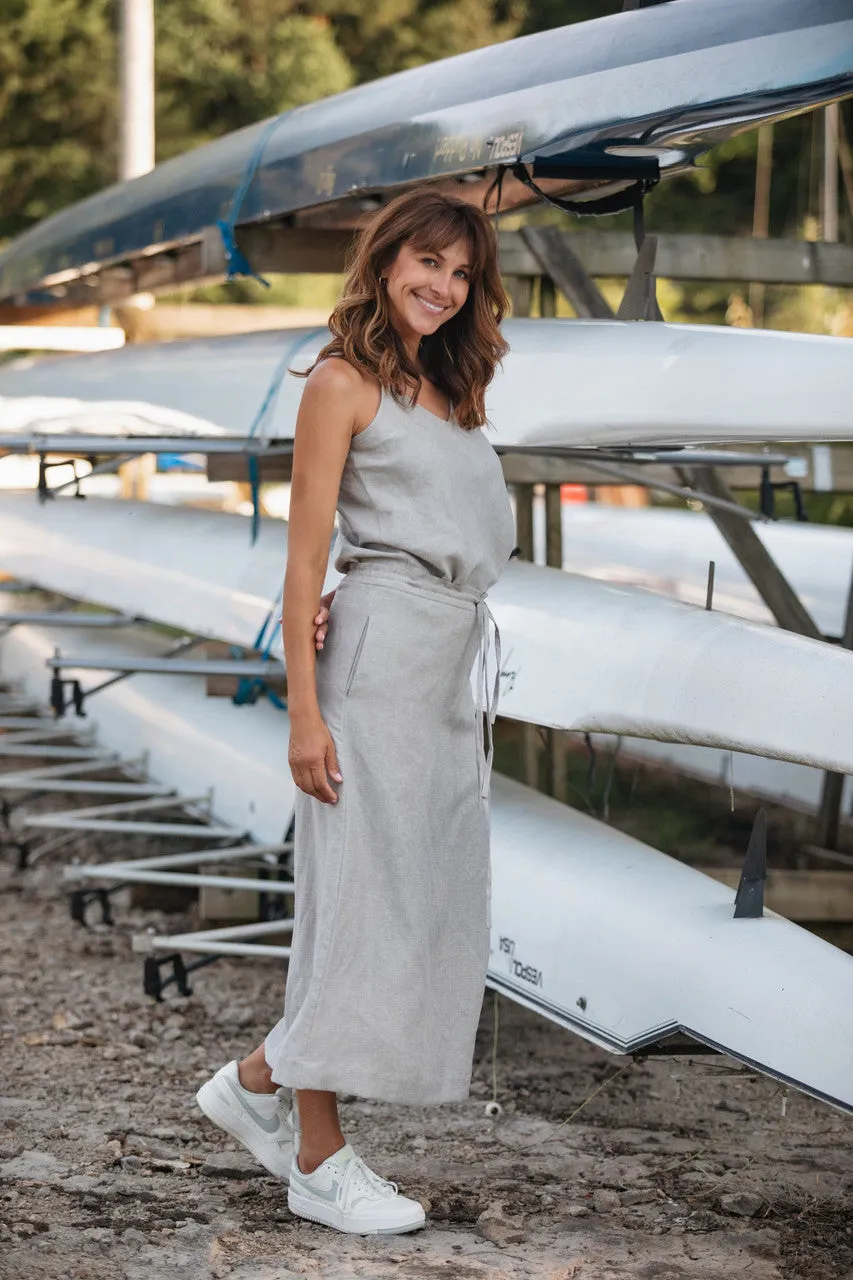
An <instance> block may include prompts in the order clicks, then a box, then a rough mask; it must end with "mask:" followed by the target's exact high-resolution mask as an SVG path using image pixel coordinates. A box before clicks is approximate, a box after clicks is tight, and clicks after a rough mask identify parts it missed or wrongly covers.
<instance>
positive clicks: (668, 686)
mask: <svg viewBox="0 0 853 1280" xmlns="http://www.w3.org/2000/svg"><path fill="white" fill-rule="evenodd" d="M286 544H287V526H286V525H285V524H284V523H283V522H281V521H269V522H265V523H264V524H263V526H262V531H261V535H260V537H259V540H258V543H257V544H256V546H254V547H251V546H250V544H249V537H248V525H247V522H246V521H245V520H244V519H243V518H241V517H239V516H228V515H223V514H222V513H218V512H203V511H184V510H177V509H172V508H165V507H157V506H154V505H152V504H144V503H117V502H107V501H103V502H99V501H97V500H95V499H88V500H87V501H86V502H85V504H80V503H77V502H74V501H72V500H67V501H57V502H53V503H49V504H47V505H45V506H41V507H39V506H38V505H37V504H36V503H35V501H34V500H33V499H32V498H31V497H29V496H28V495H8V496H7V498H6V500H5V502H4V506H3V513H2V516H0V568H2V569H4V570H6V571H7V572H11V573H14V574H16V575H17V576H18V577H19V578H20V579H22V580H25V581H32V582H36V583H38V584H39V585H40V586H43V587H47V588H50V589H51V590H55V591H61V592H64V593H65V594H67V595H70V596H72V597H75V598H79V599H83V600H89V601H92V602H95V603H98V604H100V605H105V606H109V607H111V608H113V609H117V610H120V611H122V612H124V613H129V614H131V615H132V614H140V615H142V616H144V617H147V618H150V619H152V620H156V621H158V622H164V623H168V624H169V625H172V626H183V627H188V628H189V629H190V630H191V631H192V632H193V633H195V634H197V635H202V636H215V637H217V638H219V639H222V640H226V641H229V642H231V643H236V644H240V645H244V646H247V647H251V646H253V645H254V643H255V641H256V639H257V635H258V632H259V630H260V628H261V626H262V624H263V622H264V620H265V619H266V618H267V617H268V616H269V614H270V611H271V610H272V611H273V613H276V614H277V613H278V611H279V610H278V608H277V607H275V606H274V605H273V601H274V600H275V598H276V594H277V592H278V591H279V589H280V583H281V581H282V577H283V572H284V564H285V559H286V554H287V545H286ZM339 578H340V575H339V574H337V573H336V571H335V570H334V569H333V568H332V567H330V568H329V571H328V574H327V579H326V583H327V586H329V587H331V586H333V585H334V584H335V582H337V581H338V580H339ZM489 603H490V605H491V607H492V610H493V612H494V614H495V617H496V619H497V621H498V625H499V626H500V629H501V635H502V644H503V661H502V678H501V702H500V711H501V714H502V715H506V716H509V717H511V718H514V719H518V720H524V721H530V722H533V723H535V724H541V725H547V726H551V727H554V728H560V729H573V730H579V731H584V732H601V733H619V734H630V735H633V736H636V737H643V738H653V739H659V740H664V741H673V742H684V743H695V744H699V745H704V746H714V747H723V748H730V749H733V750H738V751H748V752H751V753H754V754H756V755H761V756H769V757H772V758H775V759H784V760H793V761H795V762H797V763H800V764H806V765H810V766H812V767H816V768H823V769H834V770H836V771H838V772H842V773H853V723H851V719H850V716H849V715H848V714H847V710H846V709H847V708H848V707H849V706H850V705H853V654H850V653H847V652H845V651H843V650H841V649H838V648H836V647H834V646H829V645H824V644H822V643H820V642H818V641H813V640H808V639H804V638H803V637H801V636H795V635H791V634H789V633H787V632H781V631H778V630H777V629H775V628H771V627H765V626H762V625H760V624H754V623H749V622H746V621H742V620H740V619H737V618H733V617H731V616H728V615H724V614H717V613H714V612H710V613H709V612H707V611H706V610H704V609H697V608H692V607H690V606H687V605H684V604H680V603H679V602H677V601H673V600H666V599H662V598H660V597H659V596H656V595H654V594H652V593H651V592H647V591H642V590H639V589H636V588H631V587H617V586H615V585H612V584H605V583H600V582H595V581H592V580H590V579H586V578H582V577H580V576H577V575H573V574H567V573H563V572H562V571H560V570H558V569H545V568H541V567H538V566H534V565H530V564H525V563H520V562H517V561H516V562H513V563H511V564H510V565H509V566H508V568H507V569H506V570H505V572H504V574H503V575H502V577H501V578H500V580H499V582H498V583H497V584H496V585H495V586H494V587H493V589H492V591H491V592H490V593H489ZM272 652H273V653H274V654H275V655H277V656H280V655H281V652H282V651H281V637H280V634H279V635H277V636H276V637H275V640H274V643H273V646H272Z"/></svg>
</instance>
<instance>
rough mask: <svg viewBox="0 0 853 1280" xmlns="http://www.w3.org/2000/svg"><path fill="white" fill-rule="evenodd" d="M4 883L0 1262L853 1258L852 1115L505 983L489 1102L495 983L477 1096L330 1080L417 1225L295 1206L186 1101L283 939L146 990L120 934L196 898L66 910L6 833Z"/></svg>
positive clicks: (186, 1266)
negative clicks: (539, 1002) (346, 1221)
mask: <svg viewBox="0 0 853 1280" xmlns="http://www.w3.org/2000/svg"><path fill="white" fill-rule="evenodd" d="M139 851H141V850H134V852H139ZM0 884H2V886H3V894H2V897H0V1009H2V1013H0V1037H1V1039H0V1052H1V1053H2V1064H3V1097H2V1101H0V1277H2V1280H36V1277H38V1280H166V1277H169V1278H170V1280H171V1278H172V1277H179V1278H181V1280H220V1278H224V1277H233V1278H234V1280H290V1278H291V1277H293V1278H294V1280H295V1278H296V1277H299V1278H300V1280H301V1278H302V1277H312V1278H313V1277H329V1278H330V1280H332V1278H333V1280H348V1278H349V1277H368V1278H369V1280H374V1278H375V1280H380V1277H385V1276H394V1277H399V1280H409V1278H411V1280H415V1278H417V1280H421V1278H423V1280H427V1278H432V1277H437V1276H450V1277H458V1278H459V1280H463V1278H465V1280H469V1278H470V1280H475V1278H480V1277H483V1278H485V1277H489V1278H490V1280H503V1278H507V1280H509V1278H510V1277H511V1278H512V1280H515V1278H516V1277H536V1278H537V1280H570V1278H571V1280H573V1278H575V1277H578V1278H580V1280H612V1278H615V1277H637V1278H638V1280H652V1278H654V1280H681V1277H685V1278H686V1277H688V1276H690V1277H697V1276H698V1277H701V1280H732V1277H741V1276H747V1275H748V1276H749V1277H750V1280H775V1278H776V1277H804V1278H805V1277H808V1278H809V1280H836V1278H841V1277H844V1278H845V1280H850V1278H851V1277H853V1226H851V1217H850V1214H849V1199H848V1190H849V1185H850V1182H851V1178H850V1175H851V1170H853V1160H851V1153H850V1138H851V1135H853V1125H851V1122H850V1119H849V1118H847V1117H845V1116H843V1115H841V1114H839V1113H838V1112H836V1111H833V1110H832V1109H830V1108H828V1107H826V1106H822V1105H820V1104H818V1103H815V1102H812V1101H810V1100H809V1099H807V1098H804V1097H802V1096H800V1095H799V1094H790V1095H788V1096H787V1098H786V1096H785V1091H784V1090H782V1089H781V1088H780V1086H778V1085H777V1084H776V1083H775V1082H773V1081H770V1080H767V1079H764V1078H762V1077H760V1076H759V1077H756V1076H753V1075H750V1074H748V1073H747V1072H745V1071H743V1070H742V1069H740V1068H739V1067H738V1066H737V1064H735V1063H733V1062H730V1061H729V1060H727V1059H724V1058H710V1059H709V1058H704V1059H702V1058H700V1059H698V1060H695V1061H693V1060H685V1059H674V1060H672V1059H670V1060H666V1061H654V1062H646V1063H643V1064H637V1063H634V1062H631V1061H629V1062H628V1063H627V1064H626V1062H625V1060H622V1059H614V1058H611V1057H609V1056H608V1055H606V1054H605V1053H603V1052H600V1051H599V1050H597V1049H594V1048H592V1047H590V1046H589V1045H587V1044H585V1043H584V1042H583V1041H581V1040H578V1039H576V1038H574V1037H572V1036H570V1035H568V1034H567V1033H566V1032H564V1031H562V1030H560V1029H559V1028H557V1027H555V1026H552V1025H550V1024H549V1023H546V1022H545V1021H543V1020H542V1019H540V1018H538V1017H536V1016H534V1015H532V1014H529V1013H527V1012H525V1011H524V1010H521V1009H519V1008H517V1007H516V1006H514V1005H513V1004H511V1003H509V1002H508V1001H506V1000H501V1002H500V1006H499V1029H498V1049H497V1059H496V1063H495V1068H496V1080H497V1098H498V1100H499V1102H500V1103H501V1106H502V1109H503V1113H502V1115H501V1116H499V1117H498V1118H497V1119H491V1118H489V1117H487V1115H486V1114H485V1103H486V1102H488V1101H489V1099H490V1098H491V1095H492V1067H493V1062H492V1050H493V1031H494V1013H495V1003H494V997H493V996H492V995H491V994H488V995H487V997H486V1000H485V1003H484V1006H483V1016H482V1021H481V1026H480V1033H479V1037H478V1047H477V1056H476V1062H475V1069H474V1083H473V1092H472V1096H471V1098H470V1099H469V1100H468V1101H467V1102H465V1103H463V1104H459V1105H455V1106H448V1107H442V1108H433V1109H427V1110H420V1109H415V1108H404V1107H392V1106H387V1105H385V1104H381V1103H373V1102H367V1101H363V1100H358V1099H350V1098H347V1099H345V1100H344V1101H343V1106H342V1114H343V1117H344V1126H345V1129H346V1131H347V1133H348V1135H349V1137H350V1138H351V1140H352V1141H353V1143H354V1145H355V1146H356V1147H357V1149H359V1150H360V1151H361V1152H362V1153H363V1154H364V1155H365V1156H366V1158H367V1159H368V1160H369V1161H370V1162H371V1163H373V1164H374V1165H375V1167H376V1168H377V1170H378V1171H379V1172H381V1173H382V1174H383V1175H385V1176H387V1177H390V1178H394V1179H396V1180H397V1181H398V1182H399V1183H400V1185H401V1187H402V1188H403V1190H404V1191H406V1192H407V1193H408V1194H410V1195H413V1196H416V1197H418V1198H420V1199H422V1200H424V1202H425V1203H428V1210H429V1227H428V1228H427V1230H426V1231H423V1232H418V1233H415V1234H413V1235H410V1236H398V1237H391V1238H372V1239H371V1238H359V1237H348V1236H341V1235H338V1234H337V1233H334V1232H331V1231H328V1230H326V1229H324V1228H322V1227H317V1226H314V1225H312V1224H309V1223H307V1222H303V1221H300V1220H298V1219H294V1218H293V1217H291V1215H290V1213H289V1211H288V1209H287V1197H286V1192H285V1190H284V1188H283V1186H282V1185H281V1183H280V1182H279V1181H278V1180H277V1179H275V1178H273V1177H272V1176H269V1175H267V1174H266V1172H265V1171H264V1170H263V1169H261V1168H260V1166H258V1165H257V1164H255V1162H254V1161H253V1160H252V1159H251V1157H249V1156H248V1154H247V1153H244V1152H243V1151H242V1150H240V1149H238V1148H237V1147H236V1145H235V1144H233V1143H230V1142H229V1140H228V1139H227V1137H226V1135H224V1134H222V1133H221V1131H219V1130H218V1129H216V1128H214V1126H213V1125H211V1124H210V1123H209V1122H208V1121H207V1120H206V1119H205V1118H204V1116H202V1114H201V1113H200V1112H199V1111H198V1110H197V1108H196V1107H195V1105H194V1101H193V1094H194V1092H195V1090H196V1088H197V1087H198V1085H199V1084H200V1083H201V1082H202V1081H203V1080H204V1079H205V1078H206V1077H207V1076H208V1075H209V1074H210V1073H211V1072H212V1071H214V1070H215V1069H216V1068H218V1067H219V1066H221V1065H222V1063H223V1062H225V1061H227V1060H228V1059H229V1058H231V1057H234V1056H242V1055H243V1054H245V1053H246V1052H247V1051H249V1050H250V1049H251V1048H253V1047H254V1046H255V1045H256V1044H258V1043H259V1042H260V1040H261V1039H262V1037H263V1035H264V1033H265V1031H266V1030H267V1028H268V1026H269V1025H270V1024H271V1023H272V1022H274V1021H275V1020H276V1019H277V1018H278V1016H279V1012H280V1007H281V1002H282V996H283V985H284V979H283V975H282V973H281V971H280V968H279V967H278V966H277V965H276V963H275V962H272V961H246V960H230V959H229V960H222V961H219V962H217V964H215V965H213V966H211V967H210V968H207V969H204V970H202V971H201V972H200V973H199V974H198V975H197V976H196V978H195V983H194V986H195V990H194V993H193V995H192V996H191V997H190V998H189V999H183V998H181V997H178V996H173V997H171V998H169V999H167V1000H165V1001H164V1002H163V1003H162V1004H159V1005H157V1004H154V1003H153V1002H151V1001H150V1000H149V999H147V998H146V997H145V996H144V995H143V993H142V981H141V979H142V961H141V958H140V957H139V956H135V955H133V954H132V952H131V947H130V939H131V936H132V934H133V933H134V932H137V931H139V930H141V929H143V928H145V927H146V926H148V925H152V924H153V925H155V926H156V927H158V928H163V929H168V930H170V931H175V930H176V929H178V928H183V927H185V926H192V924H193V923H194V921H193V920H192V916H191V914H190V915H189V916H176V915H170V916H165V915H162V914H160V913H158V912H154V911H145V910H140V909H138V908H133V907H132V906H131V904H130V902H129V899H128V897H127V895H126V893H125V894H124V895H122V894H120V895H118V896H117V898H116V900H115V913H116V920H117V923H116V925H115V927H113V928H112V929H108V928H103V927H95V928H88V929H86V928H82V927H80V926H79V925H75V924H73V923H72V922H71V920H70V915H69V911H68V905H67V900H66V896H65V893H64V892H63V890H62V888H61V887H60V885H59V878H58V874H57V866H56V863H51V859H50V858H46V859H45V860H44V861H43V862H41V863H38V864H37V865H36V866H35V867H32V868H30V869H28V870H26V871H24V872H19V871H17V870H15V869H14V868H13V866H12V859H11V858H10V857H7V858H6V859H5V861H4V862H3V863H2V864H0ZM587 1099H588V1101H585V1100H587ZM584 1103H585V1105H582V1104H584ZM581 1106H582V1110H580V1111H578V1108H579V1107H581Z"/></svg>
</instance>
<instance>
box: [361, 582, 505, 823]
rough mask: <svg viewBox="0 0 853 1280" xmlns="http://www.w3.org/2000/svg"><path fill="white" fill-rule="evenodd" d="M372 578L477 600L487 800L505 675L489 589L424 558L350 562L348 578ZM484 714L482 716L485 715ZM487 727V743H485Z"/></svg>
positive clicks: (481, 766)
mask: <svg viewBox="0 0 853 1280" xmlns="http://www.w3.org/2000/svg"><path fill="white" fill-rule="evenodd" d="M348 577H352V578H353V579H356V578H362V577H365V578H370V579H375V580H377V581H380V582H381V581H382V580H383V579H385V580H386V581H387V582H388V583H390V584H392V585H394V586H396V587H403V588H404V587H406V586H410V587H412V588H414V589H415V590H417V591H426V592H428V593H429V594H434V595H438V596H441V597H443V598H444V599H445V600H448V601H449V602H450V603H452V604H454V605H456V606H457V607H463V608H464V607H465V605H466V603H473V605H474V613H475V617H476V625H477V630H478V645H477V684H476V687H477V701H478V702H479V701H480V699H481V698H482V706H481V707H479V708H478V711H479V712H480V714H479V715H477V716H476V717H475V720H474V732H475V734H476V736H477V780H478V783H479V786H480V799H481V800H487V799H488V796H489V786H490V783H491V776H492V762H493V760H494V756H495V743H494V733H493V726H494V723H495V717H496V716H497V713H498V699H499V697H500V678H501V633H500V630H499V629H498V624H497V622H496V621H495V616H494V614H493V613H492V611H491V609H490V608H489V606H488V605H487V604H486V593H485V591H478V590H477V589H476V587H469V586H465V585H462V584H457V583H453V582H449V581H447V579H445V578H438V577H436V576H435V575H434V574H431V573H429V572H428V571H427V570H426V569H424V567H423V564H422V563H421V562H420V561H416V560H413V561H408V560H383V561H381V562H379V561H367V560H361V561H358V562H357V563H355V564H352V565H350V567H349V569H348V570H347V573H346V574H345V575H344V578H348ZM490 622H491V624H492V626H493V627H494V631H495V676H494V681H493V682H492V684H491V688H490V686H489V671H488V659H489V623H490ZM481 717H482V718H481ZM484 728H485V736H486V741H487V743H488V746H487V747H484V744H483V730H484Z"/></svg>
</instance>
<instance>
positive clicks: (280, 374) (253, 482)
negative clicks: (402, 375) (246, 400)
mask: <svg viewBox="0 0 853 1280" xmlns="http://www.w3.org/2000/svg"><path fill="white" fill-rule="evenodd" d="M322 332H323V329H322V328H317V329H311V330H310V331H309V332H308V333H306V335H305V337H304V338H302V339H301V340H300V341H299V342H297V343H296V345H295V346H292V347H286V348H285V350H284V352H283V354H282V355H281V357H280V358H279V360H278V363H277V364H276V366H275V369H274V370H273V375H272V378H271V379H270V384H269V386H268V387H267V390H266V394H265V396H264V398H263V400H262V401H261V403H260V407H259V408H258V411H257V413H256V414H255V416H254V418H253V419H252V425H251V426H250V427H249V439H250V440H251V439H253V438H254V437H255V436H257V435H258V433H259V432H260V430H261V428H262V427H265V426H266V424H267V421H268V419H269V418H270V416H271V414H272V412H273V410H274V409H275V405H276V401H277V400H278V393H279V391H280V390H281V384H282V383H283V382H284V375H285V374H286V373H287V366H288V365H289V364H290V362H291V360H292V359H293V357H294V356H295V355H296V353H297V352H298V351H301V350H302V348H303V347H304V346H306V345H307V344H308V343H309V342H310V341H311V340H312V339H313V338H315V337H316V336H317V334H318V333H322ZM248 466H249V485H250V487H251V498H252V536H251V545H252V546H254V545H255V543H256V542H257V540H258V534H259V533H260V529H261V504H260V487H261V486H260V473H259V471H258V459H257V457H256V456H255V455H254V454H249V462H248Z"/></svg>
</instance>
